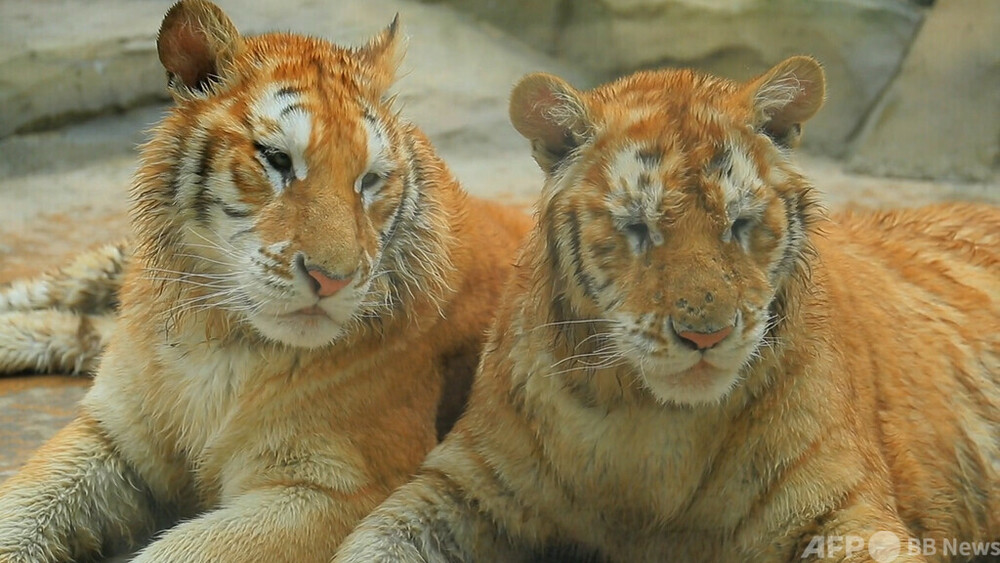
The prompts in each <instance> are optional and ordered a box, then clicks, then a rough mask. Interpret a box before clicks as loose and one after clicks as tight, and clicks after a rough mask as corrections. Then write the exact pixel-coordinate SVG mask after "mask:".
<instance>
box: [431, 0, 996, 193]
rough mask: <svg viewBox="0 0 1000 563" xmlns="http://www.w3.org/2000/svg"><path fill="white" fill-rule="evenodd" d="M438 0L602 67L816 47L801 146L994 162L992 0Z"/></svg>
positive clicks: (698, 62) (990, 171) (754, 57)
mask: <svg viewBox="0 0 1000 563" xmlns="http://www.w3.org/2000/svg"><path fill="white" fill-rule="evenodd" d="M444 1H445V2H448V3H450V4H451V5H452V6H454V7H456V8H458V9H460V10H464V11H467V12H471V13H473V14H475V15H476V16H478V17H480V18H483V19H486V20H489V21H491V22H493V23H494V24H495V25H497V26H499V27H502V28H504V29H505V30H507V31H508V32H510V33H512V34H514V35H517V36H518V37H520V38H521V39H522V40H524V41H526V42H527V43H529V44H531V45H533V46H535V47H538V48H541V49H543V50H545V51H547V52H549V53H551V54H554V55H557V56H559V57H562V58H564V59H567V60H569V61H572V62H575V63H580V64H582V65H583V66H584V67H585V68H587V69H588V70H590V71H593V72H595V73H597V74H598V75H599V76H603V77H604V78H611V77H613V76H617V75H620V74H623V73H627V72H631V71H634V70H637V69H642V68H654V67H664V66H690V67H695V68H699V69H703V70H706V71H709V72H713V73H716V74H721V75H724V76H729V77H732V78H736V79H745V78H748V77H750V76H753V75H754V74H757V73H759V72H761V71H763V70H766V69H767V68H768V67H769V66H770V65H772V64H774V63H776V62H778V61H779V60H781V59H782V58H784V57H787V56H789V55H793V54H799V53H805V54H811V55H813V56H815V57H817V58H818V59H819V60H820V61H821V62H822V63H823V65H824V67H825V68H826V71H827V77H828V82H829V85H828V86H829V91H828V98H827V104H826V106H825V107H824V109H823V110H822V111H821V112H820V114H819V115H817V117H816V118H815V119H814V120H813V121H812V122H811V123H810V125H809V128H808V129H809V130H808V132H807V134H806V135H805V147H806V148H807V149H809V150H812V151H814V152H818V153H821V154H825V155H829V156H834V157H837V158H845V159H848V161H849V162H850V163H851V165H852V166H854V167H855V168H856V169H857V170H862V171H866V172H874V173H879V174H885V175H899V176H911V177H924V178H947V179H960V180H984V179H987V178H989V177H991V176H992V175H995V174H996V173H997V168H998V166H1000V164H998V163H1000V157H998V153H997V143H998V142H1000V141H998V139H1000V118H998V116H997V110H998V108H1000V97H998V96H997V94H996V92H997V91H998V88H997V86H996V85H997V84H998V80H1000V64H998V59H1000V49H998V48H997V47H996V38H997V37H1000V27H998V23H997V22H998V20H1000V2H997V0H940V1H939V2H936V3H935V2H934V1H933V0H923V1H908V0H808V1H805V0H508V1H503V0H444ZM925 20H926V25H923V24H924V22H925ZM939 20H940V21H939ZM901 72H902V74H901ZM897 77H898V79H897ZM974 115H978V116H979V119H976V117H974ZM970 118H971V119H972V120H973V121H975V123H969V122H968V120H969V119H970ZM962 123H966V124H967V127H966V128H965V129H964V130H963V129H962V126H961V124H962ZM935 131H937V132H938V133H945V132H947V135H946V136H950V139H947V140H943V139H941V135H940V134H938V135H937V136H936V132H935ZM956 136H957V137H961V138H962V140H960V141H958V142H956ZM942 143H945V145H942ZM862 152H865V153H867V154H865V155H862V154H861V153H862Z"/></svg>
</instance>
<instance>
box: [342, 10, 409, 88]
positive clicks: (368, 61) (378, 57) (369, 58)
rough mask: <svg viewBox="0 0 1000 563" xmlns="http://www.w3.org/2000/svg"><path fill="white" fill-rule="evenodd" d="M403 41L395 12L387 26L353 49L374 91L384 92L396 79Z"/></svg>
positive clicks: (402, 50) (401, 58) (397, 15)
mask: <svg viewBox="0 0 1000 563" xmlns="http://www.w3.org/2000/svg"><path fill="white" fill-rule="evenodd" d="M403 43H404V40H403V39H402V38H401V34H400V33H399V14H396V15H395V17H393V18H392V22H391V23H390V24H389V25H388V27H386V28H385V29H383V30H382V31H381V32H380V33H379V34H378V35H376V36H375V37H373V38H372V39H371V41H369V42H368V44H366V45H365V46H363V47H359V48H358V49H356V50H355V51H354V53H355V56H357V58H358V60H359V61H361V64H362V65H363V66H364V69H365V71H366V73H365V74H366V75H367V76H368V77H369V80H370V81H371V86H372V88H374V89H375V90H376V91H378V92H384V91H385V90H387V89H388V88H389V86H391V85H392V83H393V82H394V81H395V80H396V70H397V69H399V64H400V63H401V62H402V60H403V54H404V52H405V48H404V45H403Z"/></svg>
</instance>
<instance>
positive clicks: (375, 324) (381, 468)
mask: <svg viewBox="0 0 1000 563" xmlns="http://www.w3.org/2000/svg"><path fill="white" fill-rule="evenodd" d="M400 41H401V40H400V37H399V34H398V32H397V25H396V23H395V21H394V22H393V23H392V25H390V26H389V27H388V28H386V29H385V30H384V31H383V32H381V33H380V34H378V35H377V36H376V37H375V38H374V39H372V40H371V41H370V42H368V43H367V44H366V45H365V46H363V47H359V48H351V49H348V48H342V47H338V46H336V45H333V44H331V43H328V42H326V41H323V40H320V39H315V38H309V37H304V36H299V35H294V34H266V35H261V36H255V37H249V36H243V35H241V34H240V33H239V32H238V31H237V30H236V28H235V27H234V25H233V24H232V22H231V21H230V20H229V18H228V17H227V16H226V15H225V14H224V13H223V12H222V11H221V10H220V9H219V8H218V7H217V6H215V5H214V4H211V3H209V2H207V1H204V0H183V1H181V2H179V3H177V4H175V5H174V6H173V7H172V8H171V9H170V10H169V12H167V14H166V17H165V19H164V21H163V24H162V27H161V29H160V32H159V36H158V40H157V49H158V53H159V58H160V61H161V62H162V64H163V66H164V67H165V69H166V71H167V75H168V78H169V89H170V91H171V93H172V95H173V97H174V100H175V105H174V107H173V108H172V109H171V110H170V111H169V113H168V115H166V117H165V118H164V119H163V120H162V122H161V123H160V124H159V125H157V126H156V127H155V128H154V129H153V131H152V134H151V140H150V141H149V142H148V143H147V144H145V146H143V147H142V149H141V163H140V167H139V169H138V171H137V173H136V176H135V178H134V182H133V185H132V188H131V198H132V209H131V216H130V217H131V222H132V231H133V239H132V241H133V242H132V243H130V244H131V245H132V248H131V250H130V249H129V248H126V247H112V248H109V249H106V250H104V251H99V252H98V253H97V255H95V256H92V257H91V258H93V259H94V260H95V262H93V263H91V262H87V263H86V264H83V263H81V264H76V265H74V266H72V267H69V268H68V269H66V270H65V271H62V272H58V273H56V274H54V275H53V276H50V278H51V279H50V278H46V280H47V281H48V282H51V283H54V284H65V283H69V281H70V280H71V279H72V278H73V276H74V275H75V274H79V275H81V276H83V277H84V278H87V279H89V280H91V281H93V282H94V283H95V284H97V286H99V287H104V288H110V293H111V294H114V295H111V294H105V293H107V292H104V293H101V292H99V291H98V292H96V293H92V294H90V297H93V298H94V299H90V301H93V303H92V304H93V305H94V307H95V308H96V309H97V310H102V311H103V310H106V309H107V308H108V307H109V306H111V304H112V302H113V301H114V300H115V298H117V300H118V301H120V306H119V314H118V317H117V319H116V320H114V323H115V325H114V329H113V331H111V336H110V338H111V341H110V343H109V345H108V348H107V351H106V353H105V355H104V357H103V358H102V360H101V362H100V366H99V368H98V371H97V374H96V378H95V380H94V383H93V386H92V388H91V389H90V391H89V392H88V393H87V395H86V397H85V398H84V399H83V401H82V405H81V407H80V414H79V416H78V417H77V419H76V420H75V421H74V422H72V423H71V424H69V425H68V426H67V427H66V428H65V429H63V430H62V431H60V432H59V433H58V434H57V435H56V436H55V437H54V438H52V440H51V441H49V442H48V443H47V444H46V445H44V446H43V447H42V448H41V449H40V450H39V451H38V452H37V453H36V454H35V455H34V457H32V458H31V459H30V460H29V461H28V462H27V464H26V465H25V466H24V467H23V468H22V469H21V470H20V471H19V472H18V473H17V474H16V475H14V476H13V477H11V478H10V479H9V480H8V481H7V482H5V483H4V484H3V485H2V486H0V562H3V563H14V562H32V563H38V562H42V561H70V560H92V559H97V558H100V557H103V556H106V555H108V554H113V553H116V552H123V551H126V552H127V551H130V550H135V549H139V548H141V551H139V552H138V554H137V555H136V557H135V559H133V560H134V561H178V562H195V561H204V562H210V561H211V562H220V561H296V562H306V561H323V562H327V561H329V560H330V558H331V557H332V556H333V554H334V551H335V549H336V547H337V545H338V544H339V543H340V541H341V540H342V539H343V538H344V537H345V536H346V535H347V533H348V532H349V531H350V530H351V529H352V528H353V527H354V525H355V524H356V523H357V522H358V521H359V520H360V519H361V517H363V516H364V515H365V514H367V513H368V512H369V511H370V510H371V509H372V508H374V507H375V506H376V505H377V504H378V503H379V502H381V501H382V500H383V499H384V498H385V497H386V496H388V494H389V492H390V491H391V490H392V489H393V488H395V487H397V486H398V485H400V484H402V483H403V482H404V481H406V480H407V479H408V478H409V477H410V476H411V475H412V474H413V472H414V471H415V470H416V468H417V467H418V465H419V463H420V462H421V461H422V460H423V458H424V455H425V454H426V453H427V452H428V451H429V450H430V449H431V448H432V447H433V446H434V445H435V444H436V443H437V442H438V440H439V436H440V435H442V434H443V433H444V432H445V431H446V430H447V429H448V428H449V427H450V424H451V423H452V422H453V421H454V418H455V417H456V416H457V412H458V410H459V409H460V408H461V406H462V404H463V402H464V398H465V393H466V392H467V391H468V381H469V378H470V377H471V375H472V371H473V370H474V367H475V363H476V360H477V357H478V353H479V350H480V349H481V347H482V343H483V340H484V338H485V332H486V328H487V323H488V321H489V319H490V318H491V316H492V310H493V308H494V306H495V304H496V303H497V301H498V299H499V294H500V291H501V287H502V284H503V282H504V280H505V279H507V278H508V277H509V275H510V273H511V271H512V264H513V258H514V255H515V251H516V249H517V246H518V245H519V244H520V242H521V239H522V238H523V236H524V235H525V234H526V233H527V231H528V229H529V228H530V224H531V220H530V218H529V217H527V216H525V215H523V214H522V213H520V212H518V211H515V210H513V209H511V208H507V207H503V206H500V205H496V204H492V203H487V202H483V201H480V200H476V199H474V198H471V197H468V196H467V195H466V194H465V192H463V191H462V190H461V188H460V186H459V185H458V184H457V182H456V181H455V179H454V178H453V177H452V176H451V175H450V173H449V172H448V171H447V168H446V167H445V165H444V163H443V162H442V161H441V160H440V159H439V158H438V157H437V156H436V154H435V152H434V150H433V148H432V147H431V145H430V143H429V142H428V140H427V139H426V138H425V137H424V135H423V134H422V133H421V132H420V131H419V130H417V129H416V128H415V127H414V126H413V125H410V124H408V123H406V122H405V121H403V120H402V119H401V118H400V117H399V116H398V114H397V111H396V110H395V109H394V108H393V106H392V99H393V97H392V96H391V95H390V94H389V93H388V90H389V88H390V86H391V84H392V82H393V75H394V72H395V70H396V67H397V64H398V62H399V59H400V56H401V46H400ZM88 260H89V259H88ZM115 264H127V265H125V267H124V273H123V274H120V273H119V272H118V271H117V269H116V268H115V267H113V266H114V265H115ZM119 285H120V289H118V286H119ZM60 287H62V286H60ZM10 289H11V292H9V293H8V295H13V294H14V293H15V292H20V293H19V295H20V298H18V299H12V300H10V301H11V303H12V304H13V305H16V306H22V307H27V306H30V305H32V304H38V303H39V302H44V301H45V300H46V299H47V298H52V297H53V294H51V293H47V292H45V291H35V290H33V289H32V288H31V287H28V286H21V285H15V286H12V288H10ZM60 295H63V294H60ZM64 296H66V297H67V299H66V301H71V302H74V303H75V302H77V301H80V302H83V301H88V299H87V298H82V299H77V298H78V297H81V296H80V295H77V294H75V293H73V292H68V293H66V294H65V295H64ZM74 300H75V301H74Z"/></svg>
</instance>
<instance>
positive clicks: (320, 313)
mask: <svg viewBox="0 0 1000 563" xmlns="http://www.w3.org/2000/svg"><path fill="white" fill-rule="evenodd" d="M281 316H282V317H285V318H290V319H295V318H312V317H326V318H330V315H329V314H327V312H326V311H324V310H323V309H322V308H320V306H319V305H311V306H309V307H303V308H302V309H298V310H295V311H292V312H291V313H286V314H284V315H281Z"/></svg>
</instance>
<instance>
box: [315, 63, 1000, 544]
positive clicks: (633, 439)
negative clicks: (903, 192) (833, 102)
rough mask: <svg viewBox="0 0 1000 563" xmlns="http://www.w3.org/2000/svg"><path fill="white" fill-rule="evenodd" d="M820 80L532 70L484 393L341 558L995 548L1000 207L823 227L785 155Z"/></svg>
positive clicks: (792, 66) (784, 74)
mask: <svg viewBox="0 0 1000 563" xmlns="http://www.w3.org/2000/svg"><path fill="white" fill-rule="evenodd" d="M824 90H825V78H824V73H823V71H822V69H821V67H820V65H819V64H818V63H817V62H816V61H815V60H813V59H811V58H808V57H794V58H790V59H788V60H786V61H784V62H782V63H780V64H778V65H777V66H775V67H774V68H772V69H771V70H769V71H768V72H766V73H765V74H763V75H761V76H759V77H757V78H755V79H752V80H750V81H748V82H746V83H736V82H733V81H729V80H725V79H721V78H716V77H712V76H708V75H704V74H699V73H695V72H693V71H690V70H661V71H649V72H640V73H638V74H634V75H631V76H628V77H625V78H622V79H620V80H618V81H616V82H613V83H610V84H607V85H604V86H601V87H599V88H596V89H594V90H592V91H585V92H584V91H578V90H576V89H574V88H573V87H571V86H570V85H568V84H567V83H565V82H564V81H562V80H560V79H559V78H556V77H554V76H549V75H532V76H529V77H527V78H525V79H523V81H522V82H520V83H519V84H518V85H517V86H516V87H515V89H514V91H513V94H512V99H511V119H512V121H513V124H514V126H515V127H516V128H517V130H518V131H520V132H521V133H522V134H523V135H524V136H525V137H526V138H527V139H529V140H530V141H531V146H532V149H533V153H534V157H535V159H536V161H537V162H538V163H539V164H540V166H541V168H542V169H543V170H544V172H545V173H546V176H547V179H546V182H545V186H544V189H543V192H542V196H541V200H540V202H539V204H538V207H537V213H538V217H539V221H538V225H537V227H536V228H535V229H534V231H533V232H532V233H531V234H530V235H529V237H528V241H527V242H526V244H525V246H524V247H523V249H522V251H521V253H520V255H519V258H518V267H517V270H516V272H515V274H514V275H513V277H512V280H511V282H510V284H509V285H508V287H507V289H506V291H505V294H504V297H503V299H502V301H501V305H500V306H499V309H498V313H497V320H496V322H495V325H494V326H493V328H492V329H491V333H490V336H489V339H488V341H487V344H486V346H485V348H484V353H483V358H482V363H481V365H480V369H479V371H478V373H477V375H476V379H475V383H474V385H473V389H472V392H471V396H470V401H469V405H468V407H467V410H466V411H465V413H464V414H463V416H462V418H460V419H459V421H458V423H457V424H456V426H455V428H454V430H453V431H452V432H451V433H450V434H449V435H448V437H447V438H446V439H445V440H444V441H443V442H442V443H441V444H440V445H439V446H438V447H437V448H435V449H434V450H433V451H432V452H431V453H430V454H429V455H428V458H427V461H426V462H425V464H424V465H423V467H422V469H421V471H420V473H419V474H418V476H417V477H416V478H415V480H414V481H411V482H410V483H408V484H406V485H404V486H403V487H401V488H400V489H398V490H397V491H396V492H395V493H394V494H393V495H392V496H390V497H389V499H388V500H386V502H385V503H384V504H383V505H382V506H381V507H379V508H378V509H376V510H375V511H374V512H373V513H372V514H371V515H369V516H368V517H367V518H365V519H364V520H363V521H362V523H361V524H360V525H359V526H358V528H357V529H356V530H355V531H354V532H353V533H352V535H351V536H349V537H348V538H347V540H345V542H344V544H343V545H342V546H341V549H340V551H339V553H338V556H337V557H336V558H335V560H336V561H338V562H351V563H356V562H357V563H360V562H366V563H367V562H374V561H406V562H411V561H537V560H555V561H569V560H589V561H622V562H625V561H628V562H634V561H711V562H717V561H726V562H729V561H732V562H744V561H755V562H757V561H760V562H783V561H801V560H807V561H808V560H817V559H822V560H829V561H871V560H872V559H873V558H875V559H876V560H879V561H889V560H893V561H897V562H902V561H923V560H924V558H923V557H922V556H921V555H914V554H913V553H912V550H910V549H909V546H910V545H913V542H912V541H911V538H913V541H920V542H923V541H924V540H934V541H936V545H937V546H943V545H944V543H943V542H944V541H945V540H948V541H951V542H953V543H954V542H973V543H974V542H979V543H977V544H976V545H980V546H982V545H991V544H989V543H988V542H997V541H1000V340H998V338H997V334H1000V326H998V320H997V319H998V318H1000V284H998V282H997V280H1000V210H998V209H997V208H996V207H991V206H987V205H974V204H951V205H937V206H932V207H927V208H923V209H908V210H901V211H887V212H868V213H860V212H858V213H846V214H840V215H835V216H833V217H827V216H826V215H825V214H824V212H823V211H822V209H821V208H820V207H819V206H818V205H817V196H816V194H815V192H814V190H813V188H812V186H811V185H810V183H809V182H808V181H807V180H806V178H804V177H803V175H802V173H801V172H800V171H799V170H798V169H797V168H796V166H795V165H794V164H793V163H792V160H791V152H790V149H791V148H793V147H794V146H795V145H796V143H797V142H798V139H799V137H800V135H801V131H802V125H803V124H804V123H805V122H806V121H807V120H808V119H809V118H810V117H812V116H813V115H814V114H815V113H816V111H818V110H819V108H820V106H821V105H822V102H823V97H824ZM878 532H881V535H877V536H874V537H875V538H876V541H873V542H869V539H870V538H872V537H873V535H874V534H876V533H878ZM848 540H850V549H848V548H847V546H848V544H847V543H841V544H837V541H843V542H847V541H848ZM858 540H860V541H861V542H862V543H861V544H860V547H859V545H858ZM887 540H898V541H897V542H896V543H893V541H887ZM921 545H925V544H923V543H922V544H921ZM993 545H995V544H993ZM894 548H895V549H897V550H898V551H894ZM894 555H898V557H895V558H893V556H894ZM927 555H928V559H931V560H933V559H935V558H937V559H939V560H940V559H944V558H946V557H945V555H943V551H941V550H938V551H937V554H936V555H935V554H927Z"/></svg>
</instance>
